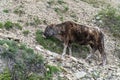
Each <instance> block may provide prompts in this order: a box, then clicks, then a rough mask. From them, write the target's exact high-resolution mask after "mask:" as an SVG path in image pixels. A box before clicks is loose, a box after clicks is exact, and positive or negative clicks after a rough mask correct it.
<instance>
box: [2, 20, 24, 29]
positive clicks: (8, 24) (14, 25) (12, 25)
mask: <svg viewBox="0 0 120 80" xmlns="http://www.w3.org/2000/svg"><path fill="white" fill-rule="evenodd" d="M1 26H2V24H1ZM3 27H4V28H5V29H6V30H10V29H13V28H16V29H20V30H22V26H21V25H20V24H19V23H13V22H11V21H6V22H5V23H4V25H3Z"/></svg>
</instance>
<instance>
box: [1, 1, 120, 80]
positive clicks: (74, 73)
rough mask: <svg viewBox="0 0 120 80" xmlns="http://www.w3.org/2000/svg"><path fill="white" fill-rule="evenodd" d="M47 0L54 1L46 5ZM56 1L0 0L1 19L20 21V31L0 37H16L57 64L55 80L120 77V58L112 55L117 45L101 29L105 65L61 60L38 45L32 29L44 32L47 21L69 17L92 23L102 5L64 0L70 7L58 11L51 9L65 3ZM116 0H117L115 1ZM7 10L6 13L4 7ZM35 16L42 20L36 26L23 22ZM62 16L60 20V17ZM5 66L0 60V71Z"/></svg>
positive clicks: (9, 32)
mask: <svg viewBox="0 0 120 80" xmlns="http://www.w3.org/2000/svg"><path fill="white" fill-rule="evenodd" d="M50 1H55V2H53V3H51V4H48V2H50ZM56 1H57V0H9V1H8V0H0V22H5V21H7V20H10V21H12V22H19V23H20V24H21V25H22V26H23V29H22V30H18V29H12V30H9V31H7V30H5V29H1V30H0V39H8V38H11V39H13V40H14V39H18V40H20V42H22V43H25V44H26V45H27V46H29V47H31V48H33V49H34V50H35V51H36V52H39V53H41V54H42V55H43V56H44V58H45V60H46V62H47V63H48V64H51V65H56V66H59V67H60V68H61V69H62V72H60V73H58V74H56V75H54V80H57V77H58V76H60V77H63V78H65V80H120V60H119V59H118V58H117V57H116V56H115V55H114V54H115V48H116V44H118V41H117V43H116V41H115V39H114V38H113V37H112V36H111V34H110V33H109V32H108V31H107V30H104V29H102V30H103V31H104V33H105V50H106V52H107V59H108V64H107V65H105V66H98V65H96V64H95V60H93V62H92V63H91V64H88V63H87V62H85V60H84V59H81V58H75V57H68V56H67V55H66V58H65V60H60V55H59V54H57V53H54V52H50V51H49V50H46V49H44V48H43V47H42V46H41V45H39V44H37V42H36V40H35V32H36V30H38V29H41V30H43V31H44V29H45V27H46V25H47V24H51V23H60V22H62V21H67V20H72V21H76V20H77V23H80V24H85V25H89V26H95V25H94V24H93V22H92V18H93V16H95V15H96V14H97V12H98V11H100V10H101V8H95V7H93V6H92V5H90V4H88V3H86V2H83V1H79V0H65V4H64V5H65V6H67V7H68V8H69V9H68V11H67V12H65V13H63V14H62V16H61V13H60V14H59V13H58V12H56V11H55V10H54V9H55V8H59V7H62V8H64V7H63V6H64V5H61V4H58V3H56ZM107 1H108V2H109V3H112V5H113V6H115V7H116V6H117V5H118V3H119V0H112V1H111V0H110V1H109V0H107ZM117 1H118V2H117ZM5 9H7V10H9V12H8V13H5V12H3V10H5ZM16 9H20V10H22V12H23V13H21V14H15V13H14V11H15V10H16ZM35 17H38V18H39V19H40V20H41V21H42V22H41V24H39V25H37V26H34V25H33V26H32V25H26V23H31V22H32V21H33V18H35ZM61 17H62V20H61ZM24 30H29V31H30V33H29V34H28V35H27V36H24V34H23V31H24ZM2 67H4V62H2V61H1V60H0V71H1V70H2Z"/></svg>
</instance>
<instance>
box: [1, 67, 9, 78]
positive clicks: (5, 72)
mask: <svg viewBox="0 0 120 80" xmlns="http://www.w3.org/2000/svg"><path fill="white" fill-rule="evenodd" d="M0 80H11V74H10V71H9V69H8V68H5V69H4V72H3V73H0Z"/></svg>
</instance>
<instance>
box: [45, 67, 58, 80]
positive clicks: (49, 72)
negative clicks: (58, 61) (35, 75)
mask: <svg viewBox="0 0 120 80" xmlns="http://www.w3.org/2000/svg"><path fill="white" fill-rule="evenodd" d="M46 68H47V73H46V74H45V75H46V79H47V80H52V77H53V74H55V73H57V72H60V68H58V67H57V66H52V65H47V66H46Z"/></svg>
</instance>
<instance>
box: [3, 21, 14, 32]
mask: <svg viewBox="0 0 120 80" xmlns="http://www.w3.org/2000/svg"><path fill="white" fill-rule="evenodd" d="M13 26H14V24H13V23H12V22H11V21H6V22H5V24H4V27H5V29H7V30H9V29H11V28H13Z"/></svg>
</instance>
